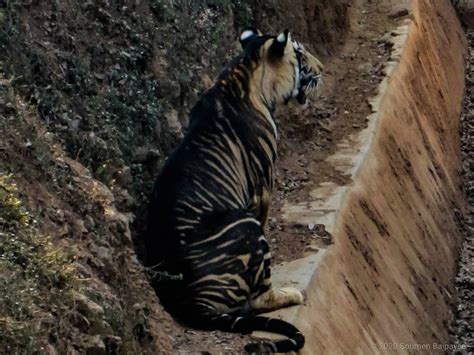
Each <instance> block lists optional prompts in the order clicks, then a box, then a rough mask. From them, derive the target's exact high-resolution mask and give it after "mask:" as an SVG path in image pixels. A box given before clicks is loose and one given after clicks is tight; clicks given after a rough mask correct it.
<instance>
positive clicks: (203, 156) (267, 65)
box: [145, 29, 322, 352]
mask: <svg viewBox="0 0 474 355" xmlns="http://www.w3.org/2000/svg"><path fill="white" fill-rule="evenodd" d="M240 40H241V43H242V46H243V52H242V53H241V54H240V55H239V56H237V57H236V58H234V59H233V60H232V61H231V62H230V64H229V65H228V66H227V67H226V68H225V69H224V70H223V71H222V73H221V74H220V75H219V76H218V78H217V80H216V81H215V83H214V85H213V86H212V87H211V88H210V89H209V90H208V91H207V92H205V93H204V94H203V95H202V96H201V98H200V99H199V101H198V102H197V104H196V105H195V106H194V108H193V109H192V110H191V114H190V126H189V129H188V131H187V134H186V135H185V137H184V139H183V141H182V142H181V144H180V145H179V146H178V148H177V149H176V151H175V152H174V153H173V154H172V155H171V157H170V158H169V159H168V160H167V162H166V164H165V166H164V167H163V170H162V171H161V173H160V175H159V177H158V179H157V182H156V185H155V189H154V192H153V195H152V198H151V207H150V211H149V226H148V227H149V228H148V233H147V238H146V243H145V244H146V251H147V259H146V265H147V266H148V267H150V268H153V269H154V270H155V271H158V272H166V273H167V274H169V275H175V277H168V278H161V279H155V280H153V281H152V282H153V285H154V286H155V289H156V291H157V294H158V296H159V298H160V300H161V302H162V303H163V305H164V306H165V307H166V308H167V309H168V310H169V311H170V312H171V313H172V314H173V315H174V316H175V317H176V318H177V319H178V320H181V321H183V322H185V323H187V324H189V325H191V326H193V327H197V328H203V329H220V330H225V331H236V332H250V331H253V330H267V331H272V332H276V333H281V334H283V335H286V336H287V337H288V339H285V340H281V341H277V342H265V343H260V344H258V343H257V344H249V345H247V347H246V350H247V351H249V352H262V351H263V352H268V351H271V352H285V351H292V350H298V349H299V348H301V347H302V346H303V345H304V337H303V335H302V334H301V333H300V332H299V331H298V330H297V329H296V328H295V327H294V326H292V325H291V324H289V323H287V322H284V321H281V320H276V319H270V318H266V317H262V316H256V315H255V314H256V313H258V312H262V311H267V310H272V309H277V308H280V307H285V306H288V305H292V304H300V303H302V302H303V296H302V295H301V293H300V292H299V291H298V290H296V289H294V288H284V289H280V290H275V289H273V288H272V287H271V278H270V249H269V246H268V244H267V241H266V239H265V236H264V232H263V229H264V225H265V222H266V219H267V215H268V208H269V196H270V192H271V190H272V185H273V174H274V163H275V159H276V157H277V149H276V148H277V129H276V125H275V122H274V120H273V116H272V113H273V110H274V108H275V106H276V105H278V104H280V103H283V102H287V101H288V100H290V99H291V98H297V99H298V101H299V102H304V99H305V94H306V92H307V91H310V90H311V89H312V88H313V87H314V86H316V84H317V83H318V80H319V78H320V74H321V72H322V64H321V63H320V62H319V61H318V60H317V59H316V58H315V57H313V56H312V55H311V54H310V53H308V52H307V51H305V50H304V48H303V47H302V46H301V45H300V44H298V43H297V42H295V41H293V40H291V38H289V34H288V31H285V32H283V33H282V34H280V35H279V36H270V35H261V34H260V33H259V32H257V31H256V30H254V29H248V30H246V31H244V32H243V33H242V35H241V37H240ZM177 275H179V277H176V276H177Z"/></svg>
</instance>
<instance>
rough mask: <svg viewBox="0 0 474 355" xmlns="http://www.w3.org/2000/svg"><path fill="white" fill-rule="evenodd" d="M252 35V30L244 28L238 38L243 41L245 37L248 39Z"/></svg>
mask: <svg viewBox="0 0 474 355" xmlns="http://www.w3.org/2000/svg"><path fill="white" fill-rule="evenodd" d="M254 35H255V33H254V32H253V31H252V30H246V31H244V32H242V34H241V35H240V40H241V41H242V42H243V41H245V40H246V39H248V38H250V37H252V36H254Z"/></svg>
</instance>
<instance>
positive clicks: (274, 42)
mask: <svg viewBox="0 0 474 355" xmlns="http://www.w3.org/2000/svg"><path fill="white" fill-rule="evenodd" d="M239 39H240V43H241V45H242V49H243V52H242V54H241V55H240V56H238V57H237V58H235V60H234V62H232V63H231V65H230V66H229V67H228V69H227V70H226V71H224V73H222V74H221V76H220V77H219V78H218V80H221V82H222V81H224V83H227V81H232V80H234V81H236V82H237V85H236V86H237V91H239V92H238V93H239V95H240V96H241V97H245V96H246V95H248V97H250V99H253V100H259V99H260V100H262V101H263V102H264V104H265V105H266V106H267V107H270V108H273V107H274V106H275V105H277V104H280V103H286V102H288V101H289V100H291V99H292V98H295V99H296V100H297V101H298V102H299V103H300V104H304V103H305V102H306V97H307V96H308V95H309V94H311V93H312V92H315V91H316V88H317V87H318V85H319V84H320V83H321V74H322V71H323V65H322V64H321V62H320V61H319V60H318V59H317V58H316V57H314V56H313V55H312V54H311V53H309V52H308V51H307V50H306V49H305V48H304V47H303V45H301V44H300V43H298V42H297V41H295V40H293V39H292V38H291V35H290V33H289V32H288V30H285V31H284V32H282V33H280V34H279V35H277V36H272V35H263V34H261V33H260V32H259V31H258V30H256V29H254V28H247V29H246V30H244V31H243V32H242V33H241V34H240V37H239ZM226 80H227V81H226Z"/></svg>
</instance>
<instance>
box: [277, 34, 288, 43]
mask: <svg viewBox="0 0 474 355" xmlns="http://www.w3.org/2000/svg"><path fill="white" fill-rule="evenodd" d="M277 41H278V42H280V43H285V42H286V35H285V33H284V32H282V33H280V34H279V35H278V37H277Z"/></svg>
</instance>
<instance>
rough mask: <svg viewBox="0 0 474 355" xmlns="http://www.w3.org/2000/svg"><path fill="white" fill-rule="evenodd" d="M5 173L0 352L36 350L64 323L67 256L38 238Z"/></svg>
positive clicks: (69, 289)
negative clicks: (1, 346) (1, 345)
mask: <svg viewBox="0 0 474 355" xmlns="http://www.w3.org/2000/svg"><path fill="white" fill-rule="evenodd" d="M35 225H36V221H35V220H34V219H33V217H32V216H31V215H30V214H29V213H28V211H26V209H25V208H24V206H23V204H22V202H21V200H20V198H19V195H18V189H17V186H16V185H15V183H14V181H13V178H12V176H11V175H6V174H2V173H0V344H3V346H5V347H6V348H5V349H2V348H0V353H3V352H6V353H16V352H20V353H32V352H35V351H41V350H42V349H44V346H45V345H46V343H47V342H48V339H49V340H51V339H55V338H57V337H58V336H59V335H60V334H61V332H62V327H63V326H64V324H65V323H67V319H66V318H65V317H66V316H65V314H64V313H65V312H64V310H66V309H70V308H71V307H72V300H73V298H72V296H73V291H74V290H77V289H78V284H77V282H76V279H75V272H74V268H73V266H72V262H73V258H72V257H71V256H70V255H68V254H67V253H65V252H64V251H63V250H61V249H59V248H58V247H57V246H55V245H54V244H53V243H52V241H51V240H50V238H48V237H47V236H42V235H40V234H38V231H37V228H36V226H35Z"/></svg>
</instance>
